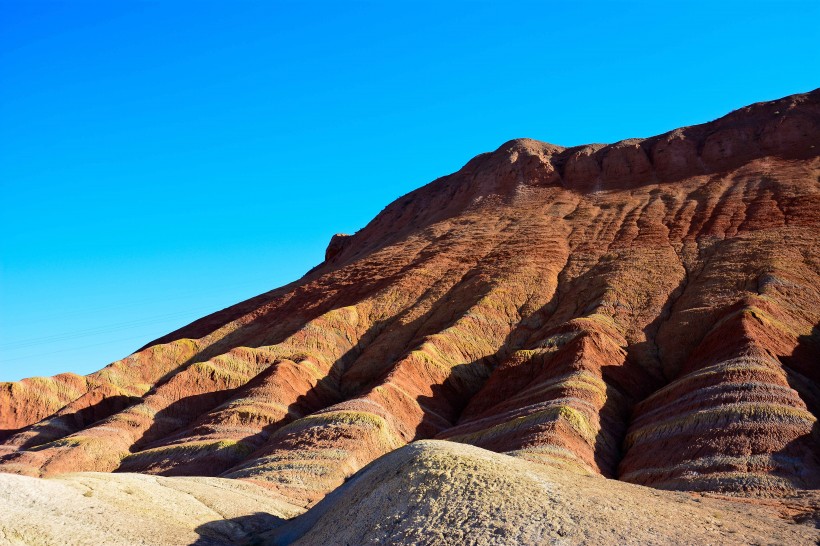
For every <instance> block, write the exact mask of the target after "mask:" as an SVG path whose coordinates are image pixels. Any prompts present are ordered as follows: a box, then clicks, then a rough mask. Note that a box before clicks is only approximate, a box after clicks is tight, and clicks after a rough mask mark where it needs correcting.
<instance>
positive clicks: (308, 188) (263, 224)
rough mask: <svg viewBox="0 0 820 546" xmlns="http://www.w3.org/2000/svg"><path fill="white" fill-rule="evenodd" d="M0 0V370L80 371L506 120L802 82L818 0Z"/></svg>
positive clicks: (597, 125)
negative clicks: (425, 0) (331, 0)
mask: <svg viewBox="0 0 820 546" xmlns="http://www.w3.org/2000/svg"><path fill="white" fill-rule="evenodd" d="M437 4H444V2H436V3H423V2H381V3H366V2H353V1H347V2H335V3H326V4H325V3H316V2H273V1H267V2H262V1H259V2H252V1H227V0H226V1H224V2H219V3H216V2H204V1H194V0H190V1H187V2H182V1H177V2H173V1H164V2H131V1H127V0H117V1H110V0H105V1H101V2H93V1H79V0H78V1H75V2H46V1H42V0H25V1H23V0H20V1H9V0H0V381H3V380H16V379H19V378H21V377H25V376H31V375H51V374H54V373H58V372H61V371H73V372H77V373H89V372H91V371H94V370H96V369H99V368H101V367H102V366H104V365H106V364H107V363H109V362H111V361H113V360H116V359H119V358H122V357H124V356H126V355H128V354H129V353H131V352H132V351H134V350H135V349H136V348H138V347H139V346H141V345H143V344H144V343H147V342H148V341H150V340H152V339H154V338H156V337H159V336H161V335H162V334H165V333H167V332H169V331H171V330H173V329H176V328H178V327H180V326H182V325H184V324H186V323H188V322H190V321H192V320H194V319H196V318H198V317H200V316H203V315H205V314H207V313H209V312H212V311H216V310H218V309H221V308H223V307H226V306H228V305H230V304H233V303H236V302H238V301H240V300H242V299H245V298H247V297H251V296H254V295H256V294H258V293H261V292H265V291H267V290H269V289H272V288H274V287H276V286H279V285H282V284H285V283H287V282H290V281H292V280H295V279H297V278H298V277H300V276H301V275H302V274H304V273H305V272H306V271H307V270H308V269H310V268H311V267H312V266H314V265H316V264H317V263H319V262H320V261H321V260H322V258H323V255H324V248H325V246H326V244H327V242H328V240H329V239H330V237H331V235H332V234H333V233H336V232H349V233H352V232H354V231H356V230H357V229H359V228H361V227H363V226H364V225H365V224H366V223H367V221H368V220H369V219H370V218H372V217H373V216H374V215H375V214H377V213H378V212H379V211H380V210H381V209H382V208H383V207H384V206H386V205H387V204H388V203H389V202H390V201H392V200H393V199H395V198H397V197H399V196H400V195H402V194H404V193H407V192H408V191H410V190H412V189H414V188H416V187H418V186H420V185H422V184H424V183H426V182H428V181H430V180H432V179H434V178H437V177H438V176H441V175H444V174H447V173H450V172H452V171H455V170H457V169H458V168H460V167H461V166H462V165H463V164H464V163H465V162H466V161H467V160H468V159H470V158H471V157H472V156H474V155H476V154H478V153H481V152H484V151H489V150H492V149H495V148H497V147H498V146H499V145H500V144H501V143H503V142H505V141H507V140H509V139H512V138H516V137H531V138H536V139H540V140H545V141H548V142H552V143H555V144H561V145H575V144H582V143H587V142H613V141H617V140H621V139H624V138H629V137H644V136H651V135H653V134H657V133H661V132H664V131H667V130H670V129H673V128H675V127H678V126H682V125H691V124H694V123H701V122H705V121H709V120H711V119H714V118H716V117H719V116H721V115H723V114H725V113H727V112H728V111H730V110H733V109H735V108H738V107H741V106H744V105H746V104H748V103H752V102H757V101H762V100H770V99H775V98H779V97H781V96H784V95H789V94H792V93H799V92H805V91H809V90H811V89H813V88H814V87H817V86H818V85H820V45H819V44H820V36H819V35H818V30H817V29H818V28H820V2H817V1H807V2H787V1H782V2H755V1H746V2H714V1H713V2H704V3H695V2H682V1H681V2H675V1H652V2H624V3H616V2H606V3H596V2H590V1H587V2H570V1H565V2H552V3H550V2H539V3H531V4H525V3H513V2H497V3H492V2H449V3H447V5H446V6H441V5H437Z"/></svg>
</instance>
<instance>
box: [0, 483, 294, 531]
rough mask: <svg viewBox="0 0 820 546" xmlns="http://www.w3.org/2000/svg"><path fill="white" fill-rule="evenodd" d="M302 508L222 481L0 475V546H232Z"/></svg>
mask: <svg viewBox="0 0 820 546" xmlns="http://www.w3.org/2000/svg"><path fill="white" fill-rule="evenodd" d="M301 511H302V509H300V508H296V507H294V506H292V505H290V504H288V503H286V502H284V501H280V500H277V499H275V498H274V497H273V496H272V495H271V494H270V493H269V492H267V491H266V490H264V489H262V488H261V487H258V486H256V485H253V484H250V483H245V482H241V481H238V480H226V479H222V478H199V477H190V478H189V477H177V478H163V477H158V476H146V475H139V474H103V473H95V472H87V473H78V474H66V475H62V476H59V477H57V478H50V479H40V478H30V477H26V476H16V475H12V474H0V544H14V545H26V546H50V545H54V546H67V545H72V546H73V545H94V546H102V545H106V546H109V545H111V546H116V545H123V546H136V545H157V546H159V545H175V544H196V545H198V546H207V545H217V544H233V543H235V542H237V541H241V540H242V539H244V538H245V537H247V536H248V534H249V533H256V532H260V531H262V530H265V529H270V528H271V527H273V526H275V525H278V524H280V523H281V522H282V521H283V519H285V518H292V517H293V516H295V515H296V514H298V513H300V512H301Z"/></svg>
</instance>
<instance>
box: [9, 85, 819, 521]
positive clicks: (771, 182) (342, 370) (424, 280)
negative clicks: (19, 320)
mask: <svg viewBox="0 0 820 546" xmlns="http://www.w3.org/2000/svg"><path fill="white" fill-rule="evenodd" d="M818 412H820V91H814V92H811V93H807V94H803V95H794V96H791V97H787V98H784V99H781V100H778V101H772V102H768V103H760V104H755V105H752V106H749V107H746V108H743V109H741V110H738V111H736V112H733V113H731V114H729V115H727V116H725V117H723V118H721V119H719V120H716V121H714V122H711V123H707V124H704V125H698V126H693V127H687V128H682V129H677V130H675V131H672V132H670V133H667V134H664V135H660V136H657V137H652V138H648V139H644V140H640V139H631V140H626V141H622V142H619V143H616V144H612V145H590V146H583V147H576V148H569V149H564V148H561V147H559V146H554V145H550V144H545V143H542V142H537V141H533V140H528V139H520V140H514V141H510V142H508V143H506V144H504V145H502V146H501V147H500V148H499V149H498V150H496V151H495V152H492V153H487V154H482V155H480V156H478V157H476V158H474V159H473V160H471V161H470V162H469V163H467V165H465V166H464V167H463V168H462V169H461V170H460V171H458V172H456V173H454V174H452V175H449V176H445V177H443V178H440V179H438V180H436V181H434V182H432V183H430V184H428V185H426V186H424V187H422V188H420V189H418V190H416V191H414V192H411V193H410V194H408V195H406V196H404V197H402V198H400V199H398V200H396V201H395V202H394V203H392V204H391V205H389V206H388V207H387V208H386V209H385V210H384V211H383V212H382V213H380V214H379V215H378V216H377V217H376V218H375V219H374V220H373V221H371V222H370V224H368V225H367V226H366V227H365V228H364V229H362V230H361V231H359V232H357V233H356V234H354V235H351V236H340V235H339V236H335V237H334V238H333V240H332V241H331V244H330V245H329V247H328V251H327V259H326V261H325V262H324V263H323V264H321V265H319V266H318V267H316V268H314V269H313V270H311V271H310V272H309V273H308V274H307V275H306V276H305V277H303V278H302V279H301V280H299V281H297V282H295V283H292V284H290V285H287V286H284V287H282V288H279V289H277V290H273V291H271V292H268V293H266V294H262V295H260V296H257V297H256V298H252V299H250V300H248V301H245V302H242V303H240V304H238V305H235V306H233V307H230V308H228V309H225V310H223V311H220V312H218V313H214V314H212V315H209V316H207V317H205V318H203V319H200V320H198V321H196V322H194V323H192V324H190V325H189V326H186V327H185V328H182V329H180V330H178V331H176V332H172V333H171V334H168V335H167V336H165V337H163V338H161V339H159V340H156V341H155V342H153V343H151V344H149V345H147V346H146V347H144V348H143V349H141V350H140V351H138V352H137V353H135V354H134V355H132V356H130V357H128V358H126V359H124V360H122V361H119V362H117V363H114V364H112V365H110V366H108V367H107V368H105V369H103V370H101V371H100V372H98V373H96V374H92V375H90V376H87V377H79V376H73V375H70V374H66V375H62V376H57V377H55V378H50V379H42V378H40V379H38V378H35V379H29V380H25V381H23V382H19V383H5V384H0V440H2V444H0V471H2V472H9V473H16V474H22V475H27V476H54V475H57V474H60V473H66V472H81V471H98V472H114V471H120V472H141V473H149V474H160V475H165V476H196V475H205V476H223V477H226V478H238V479H242V480H247V481H251V482H254V483H256V484H259V485H261V486H263V487H265V488H266V489H267V490H269V491H270V494H271V495H281V497H282V498H285V499H287V500H288V502H290V503H292V504H294V505H298V506H302V507H307V506H311V505H313V504H315V503H316V502H318V501H320V500H321V499H322V498H324V497H325V496H326V495H327V494H328V493H329V492H330V491H332V490H334V489H335V488H337V487H339V486H340V485H341V484H342V483H344V481H345V479H347V478H348V477H349V476H351V475H352V474H354V473H355V472H356V471H358V470H359V469H361V468H363V467H364V466H365V465H367V464H368V463H370V462H371V461H373V460H375V459H376V458H378V457H380V456H382V455H384V454H387V453H390V452H391V451H394V450H396V449H397V448H400V447H401V446H404V445H405V444H407V443H409V442H412V441H414V440H421V439H426V438H439V439H446V440H450V441H453V442H460V443H466V444H473V445H475V446H479V447H482V448H485V449H488V450H491V451H495V452H499V453H506V454H508V455H512V456H514V457H516V458H517V459H525V460H527V461H530V462H532V463H537V464H541V465H544V466H546V467H550V468H560V469H563V470H569V471H572V472H574V473H575V474H580V475H591V476H595V475H601V476H605V477H607V478H613V479H618V480H622V481H628V482H633V483H636V484H642V485H648V486H652V487H655V488H662V489H675V490H689V491H703V492H712V493H720V494H730V495H736V496H748V497H756V498H762V497H769V498H772V499H773V500H772V502H773V503H774V504H775V505H776V504H777V502H779V501H778V500H777V499H785V498H787V497H789V496H790V495H794V494H796V493H795V492H797V491H801V490H811V489H818V488H820V460H818V454H820V432H819V430H820V429H818V424H817V422H818V421H817V417H818ZM504 460H507V459H504ZM522 464H524V463H522ZM522 468H523V467H522ZM527 468H529V467H527ZM577 479H579V480H580V479H581V478H577ZM585 479H586V478H584V480H585ZM583 483H586V482H583ZM589 483H596V484H610V483H611V482H608V481H601V480H596V481H593V482H589ZM613 487H616V485H613ZM617 487H620V485H617ZM627 490H628V491H632V489H625V490H624V491H627ZM636 491H637V490H636ZM812 502H813V501H812Z"/></svg>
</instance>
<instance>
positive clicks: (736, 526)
mask: <svg viewBox="0 0 820 546" xmlns="http://www.w3.org/2000/svg"><path fill="white" fill-rule="evenodd" d="M264 539H265V541H264V542H263V543H264V544H270V545H283V544H291V543H294V544H299V545H315V544H324V545H333V544H339V545H343V544H350V545H353V544H356V545H361V544H431V545H432V544H460V545H461V544H463V545H476V546H478V545H485V544H486V545H491V544H492V545H501V544H509V545H517V544H561V545H570V544H595V545H604V544H613V545H616V544H617V545H625V544H636V545H637V544H641V545H646V544H693V545H698V546H703V545H707V544H814V543H815V542H816V541H818V540H820V530H818V529H816V528H814V527H812V526H809V525H798V524H795V523H791V522H789V521H787V520H785V519H781V518H779V517H778V516H777V515H776V514H775V512H773V511H772V510H771V509H770V508H767V507H762V506H755V505H750V504H748V503H741V502H734V501H728V500H719V499H714V498H705V497H701V496H697V495H693V494H687V493H679V492H669V491H658V490H655V489H651V488H648V487H642V486H638V485H632V484H628V483H623V482H618V481H615V480H607V479H605V478H601V477H599V476H579V475H578V474H575V473H570V472H566V471H562V470H558V469H554V468H549V467H546V466H542V465H538V464H534V463H531V462H528V461H524V460H521V459H520V458H516V457H510V456H507V455H502V454H497V453H493V452H490V451H486V450H484V449H480V448H476V447H473V446H468V445H462V444H457V443H451V442H442V441H435V440H425V441H420V442H415V443H413V444H411V445H409V446H406V447H404V448H401V449H399V450H397V451H394V452H393V453H390V454H389V455H386V456H384V457H382V458H381V459H379V460H377V461H375V462H374V463H372V464H371V465H369V466H368V467H366V468H365V469H364V470H362V471H361V472H360V473H359V474H357V475H356V476H354V477H353V478H352V479H351V480H349V481H348V482H347V483H346V484H345V485H344V486H342V487H340V488H339V489H337V490H336V491H334V492H333V493H331V494H330V495H328V496H327V497H326V498H325V500H323V501H322V502H320V503H319V504H317V505H316V506H315V507H314V508H313V509H311V510H310V511H308V512H307V513H306V514H305V515H303V516H301V517H299V518H296V520H294V521H293V522H291V523H288V524H286V525H284V526H282V527H280V528H278V529H277V530H276V531H274V532H273V533H269V534H268V535H266V536H265V537H264Z"/></svg>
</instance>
